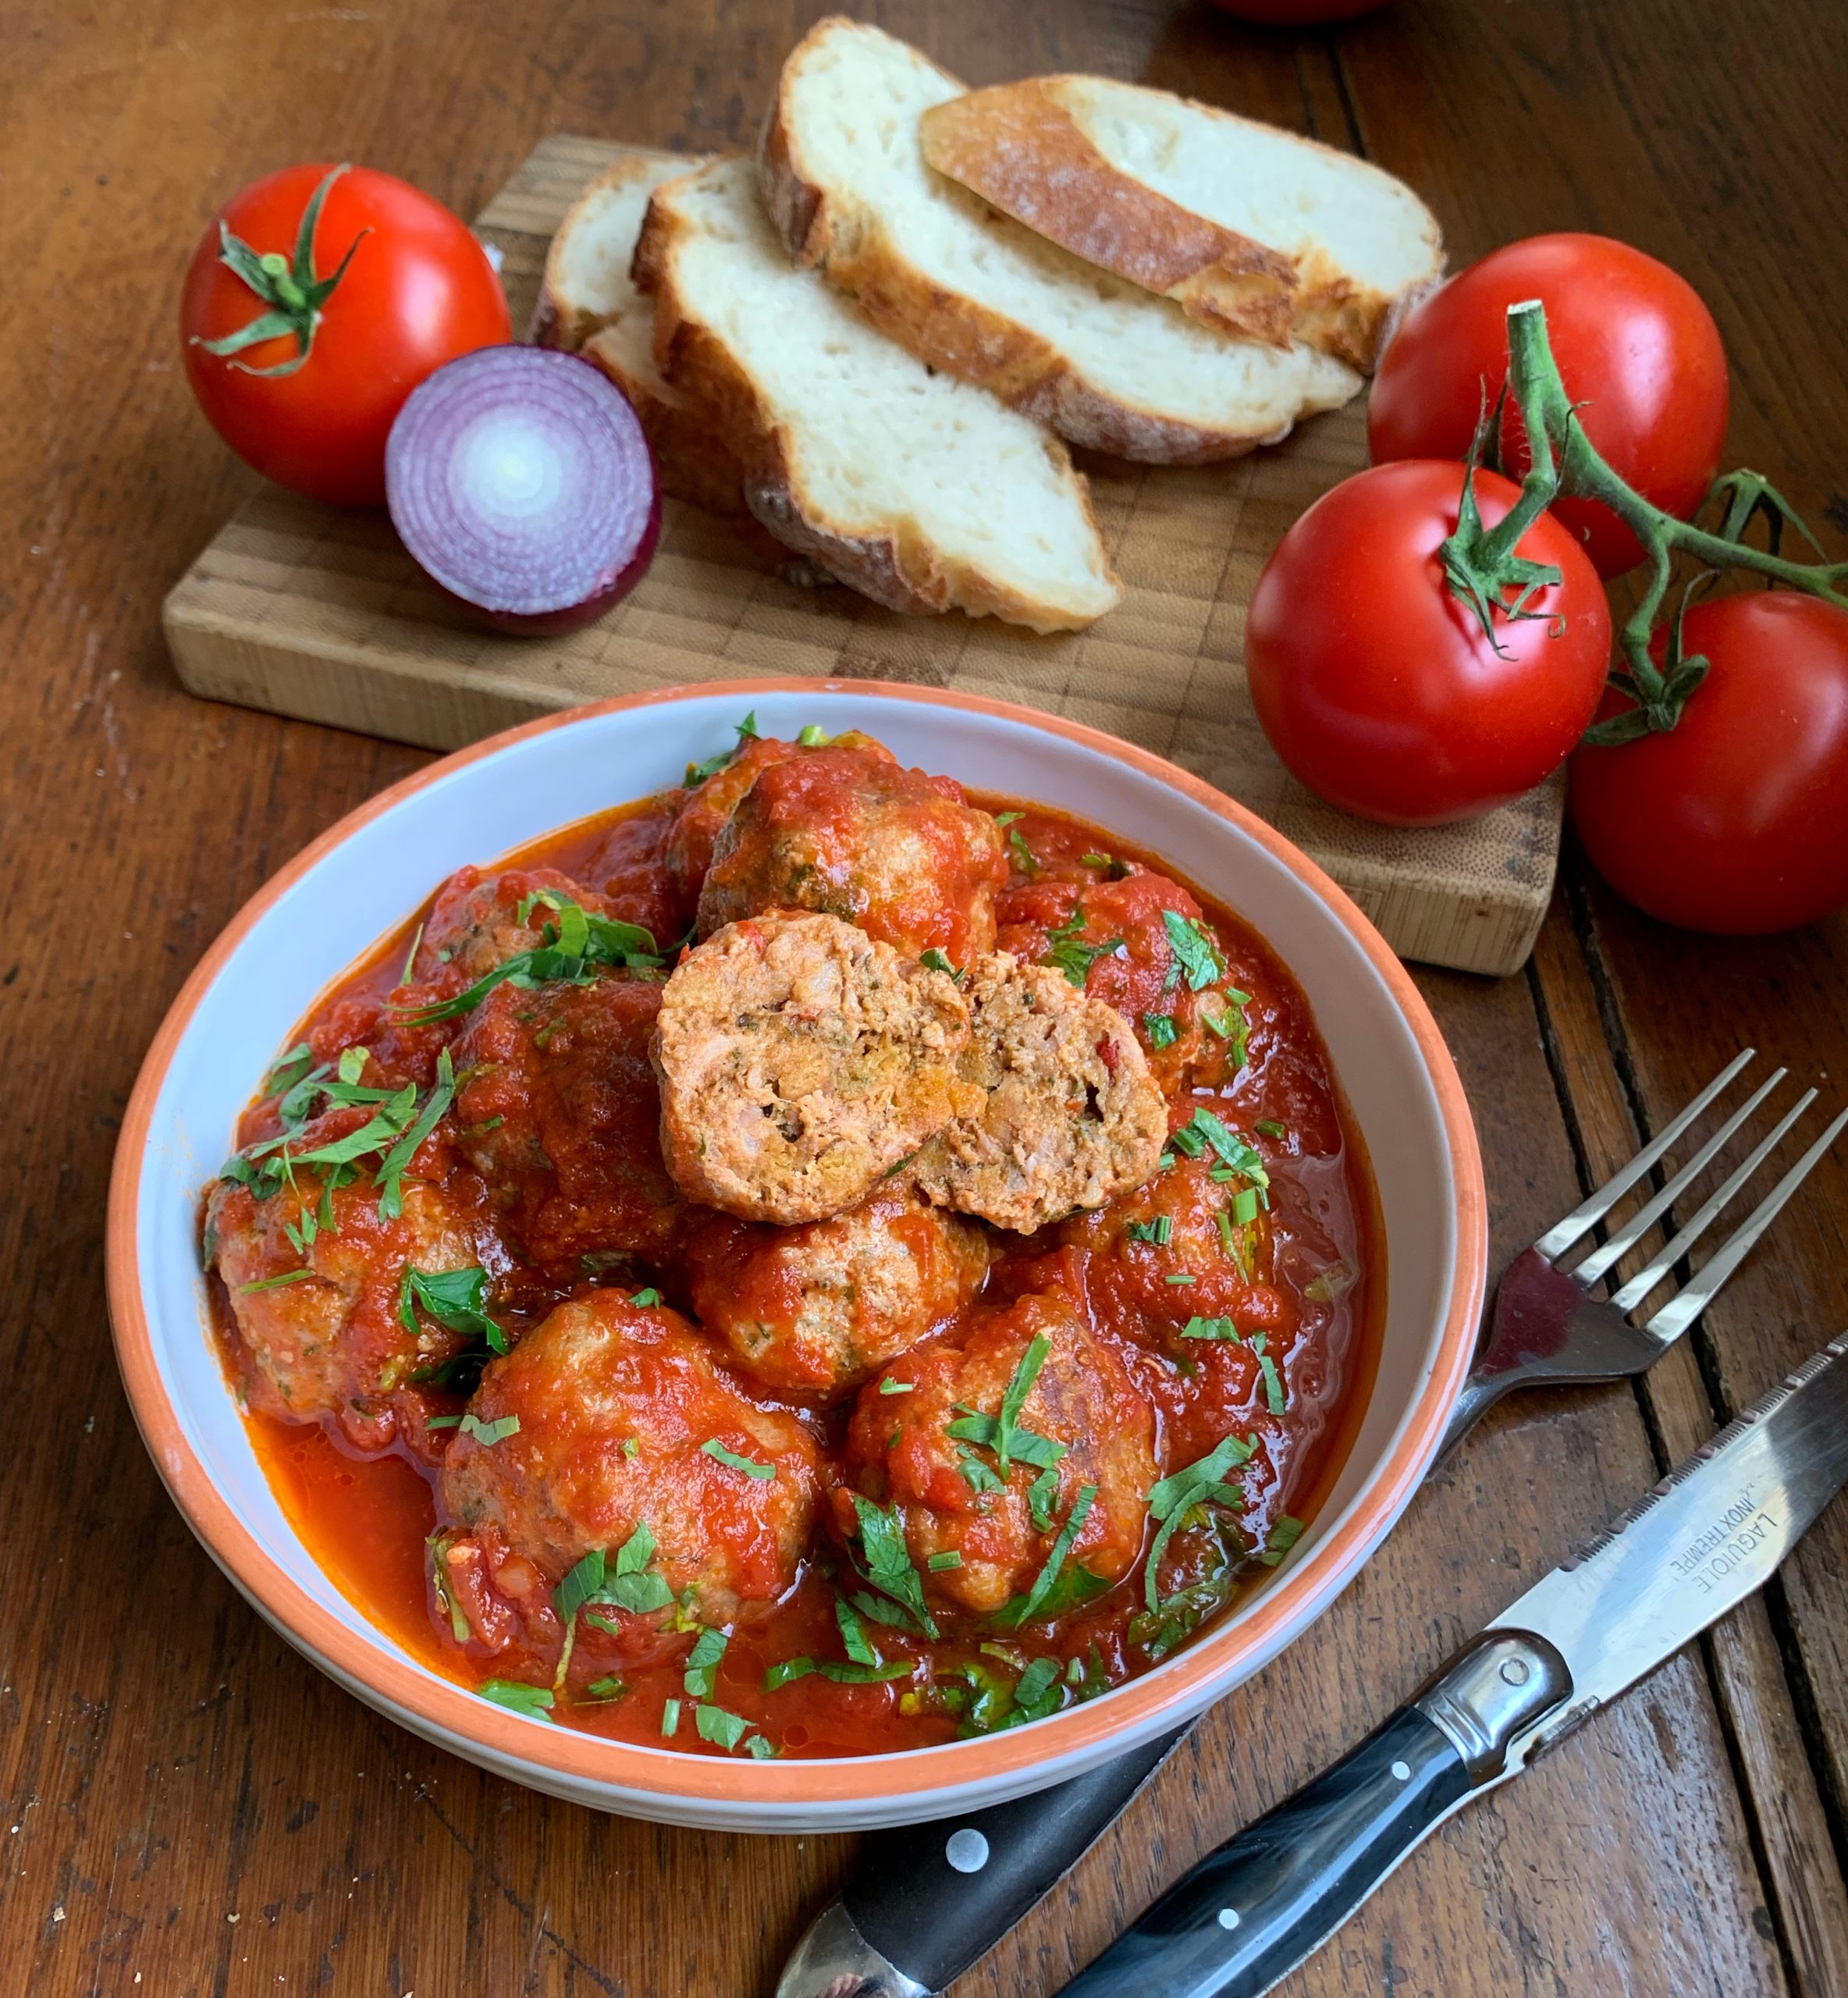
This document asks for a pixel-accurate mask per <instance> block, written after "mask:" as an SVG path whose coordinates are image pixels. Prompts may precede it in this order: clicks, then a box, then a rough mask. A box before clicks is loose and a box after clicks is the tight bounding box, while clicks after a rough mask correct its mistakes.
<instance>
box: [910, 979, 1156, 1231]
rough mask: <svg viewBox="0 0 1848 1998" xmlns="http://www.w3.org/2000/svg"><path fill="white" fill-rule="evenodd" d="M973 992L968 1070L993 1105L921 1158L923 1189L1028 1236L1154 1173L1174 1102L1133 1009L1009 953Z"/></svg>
mask: <svg viewBox="0 0 1848 1998" xmlns="http://www.w3.org/2000/svg"><path fill="white" fill-rule="evenodd" d="M966 990H967V994H968V999H969V1002H970V1004H971V1006H972V1009H973V1013H974V1019H973V1022H972V1031H971V1034H970V1037H969V1043H968V1047H967V1048H965V1051H964V1052H963V1054H962V1057H961V1063H960V1068H961V1075H962V1077H963V1079H964V1080H965V1082H968V1083H974V1084H975V1085H976V1086H978V1087H979V1089H980V1090H982V1092H983V1104H982V1107H981V1108H980V1109H979V1111H976V1112H975V1113H974V1114H973V1115H966V1116H964V1117H961V1118H958V1120H957V1121H956V1122H954V1124H951V1125H949V1126H948V1127H947V1129H945V1130H944V1131H943V1132H941V1133H940V1135H939V1136H937V1137H936V1138H934V1139H933V1140H932V1141H931V1143H929V1145H928V1146H927V1147H926V1148H925V1150H923V1152H922V1153H921V1154H919V1159H918V1163H917V1166H916V1168H915V1172H916V1179H917V1184H918V1186H919V1188H920V1189H922V1192H923V1193H925V1194H926V1196H928V1197H929V1199H930V1200H934V1201H936V1202H937V1203H939V1204H940V1206H944V1207H954V1208H955V1209H956V1210H957V1211H958V1212H959V1213H962V1214H979V1215H981V1216H982V1218H983V1219H984V1220H985V1221H993V1223H994V1225H996V1226H997V1228H1015V1229H1018V1230H1019V1231H1020V1232H1022V1233H1025V1232H1029V1231H1031V1230H1032V1229H1033V1228H1041V1227H1043V1226H1044V1225H1046V1223H1047V1222H1048V1221H1057V1220H1058V1219H1059V1218H1061V1216H1063V1215H1065V1214H1070V1213H1071V1211H1072V1210H1073V1209H1074V1208H1075V1207H1100V1206H1102V1205H1103V1203H1104V1202H1105V1201H1106V1200H1108V1199H1109V1198H1110V1197H1111V1195H1112V1194H1114V1193H1120V1192H1121V1190H1122V1189H1124V1188H1125V1187H1126V1186H1135V1185H1137V1184H1138V1183H1139V1182H1140V1181H1142V1180H1143V1179H1146V1178H1147V1177H1148V1175H1150V1173H1151V1172H1153V1171H1154V1170H1155V1167H1156V1163H1157V1161H1158V1160H1159V1158H1160V1156H1161V1147H1162V1142H1163V1140H1164V1139H1165V1138H1166V1137H1167V1124H1168V1118H1167V1104H1166V1103H1165V1102H1164V1100H1163V1098H1162V1094H1161V1092H1160V1090H1158V1089H1157V1087H1156V1086H1155V1084H1154V1082H1153V1079H1151V1077H1150V1074H1149V1065H1148V1062H1147V1061H1146V1058H1144V1056H1143V1051H1142V1049H1141V1047H1139V1045H1138V1044H1137V1042H1136V1038H1135V1034H1134V1033H1133V1032H1132V1030H1131V1028H1130V1026H1129V1023H1128V1021H1127V1020H1125V1019H1124V1018H1123V1016H1122V1015H1121V1014H1120V1013H1119V1012H1118V1011H1116V1010H1115V1009H1114V1008H1113V1007H1110V1006H1107V1005H1105V1004H1103V1002H1102V1001H1100V1000H1096V999H1093V998H1091V997H1089V996H1088V995H1087V994H1085V993H1084V992H1082V991H1080V990H1079V989H1078V988H1077V987H1075V986H1073V985H1072V984H1071V983H1069V982H1068V980H1067V979H1066V978H1065V977H1064V975H1063V974H1062V973H1061V972H1057V971H1054V970H1051V969H1048V968H1047V967H1045V966H1043V965H1023V964H1022V963H1021V962H1019V960H1018V958H1013V957H1011V956H1009V955H1008V954H1007V952H1005V951H997V953H996V954H995V955H993V957H990V958H983V960H982V961H981V962H980V963H979V964H978V965H976V969H975V970H974V971H973V972H972V974H971V975H970V977H969V979H968V985H967V987H966Z"/></svg>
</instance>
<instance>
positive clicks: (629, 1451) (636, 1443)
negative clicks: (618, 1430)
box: [623, 1436, 641, 1457]
mask: <svg viewBox="0 0 1848 1998" xmlns="http://www.w3.org/2000/svg"><path fill="white" fill-rule="evenodd" d="M623 1455H624V1456H625V1457H635V1456H640V1455H641V1440H640V1438H637V1437H634V1436H625V1437H624V1438H623Z"/></svg>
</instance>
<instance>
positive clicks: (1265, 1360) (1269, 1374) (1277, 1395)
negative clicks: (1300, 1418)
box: [1251, 1332, 1289, 1415]
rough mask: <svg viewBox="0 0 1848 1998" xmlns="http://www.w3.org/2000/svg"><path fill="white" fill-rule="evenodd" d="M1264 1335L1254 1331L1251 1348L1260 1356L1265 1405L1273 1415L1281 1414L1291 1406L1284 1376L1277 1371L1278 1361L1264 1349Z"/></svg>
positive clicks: (1259, 1368)
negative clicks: (1284, 1389)
mask: <svg viewBox="0 0 1848 1998" xmlns="http://www.w3.org/2000/svg"><path fill="white" fill-rule="evenodd" d="M1264 1344H1265V1342H1264V1335H1263V1333H1262V1332H1254V1333H1253V1335H1252V1338H1251V1349H1252V1351H1253V1353H1256V1355H1257V1356H1258V1371H1259V1373H1260V1374H1261V1375H1262V1376H1263V1382H1264V1406H1266V1407H1267V1409H1269V1410H1270V1413H1272V1414H1273V1415H1281V1414H1282V1413H1283V1412H1284V1410H1285V1408H1287V1407H1288V1406H1289V1403H1288V1398H1287V1397H1286V1396H1285V1393H1284V1391H1283V1378H1282V1376H1281V1374H1279V1373H1278V1371H1277V1362H1276V1361H1275V1360H1273V1359H1272V1358H1271V1356H1270V1354H1269V1353H1267V1352H1266V1351H1265V1350H1264Z"/></svg>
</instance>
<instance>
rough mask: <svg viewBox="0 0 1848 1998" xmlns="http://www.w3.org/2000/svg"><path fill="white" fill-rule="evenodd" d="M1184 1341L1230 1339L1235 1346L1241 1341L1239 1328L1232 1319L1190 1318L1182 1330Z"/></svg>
mask: <svg viewBox="0 0 1848 1998" xmlns="http://www.w3.org/2000/svg"><path fill="white" fill-rule="evenodd" d="M1181 1336H1182V1339H1230V1340H1231V1342H1233V1343H1234V1344H1235V1345H1236V1344H1237V1343H1238V1340H1239V1328H1238V1327H1237V1326H1236V1325H1235V1324H1233V1323H1232V1321H1231V1319H1230V1318H1189V1320H1188V1321H1187V1322H1186V1324H1185V1325H1183V1326H1182V1328H1181Z"/></svg>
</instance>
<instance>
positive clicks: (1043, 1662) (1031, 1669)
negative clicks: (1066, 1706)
mask: <svg viewBox="0 0 1848 1998" xmlns="http://www.w3.org/2000/svg"><path fill="white" fill-rule="evenodd" d="M1058 1679H1059V1662H1058V1660H1057V1658H1035V1659H1034V1660H1033V1662H1032V1664H1031V1665H1029V1666H1028V1667H1027V1669H1026V1670H1025V1672H1023V1673H1022V1674H1021V1675H1020V1676H1019V1678H1018V1680H1015V1686H1014V1704H1015V1706H1017V1707H1018V1708H1019V1709H1020V1712H1021V1718H1022V1719H1023V1720H1044V1719H1047V1716H1048V1715H1051V1714H1055V1713H1057V1712H1058V1710H1059V1707H1060V1705H1061V1701H1062V1699H1063V1697H1064V1696H1063V1694H1061V1691H1060V1690H1059V1683H1058Z"/></svg>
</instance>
